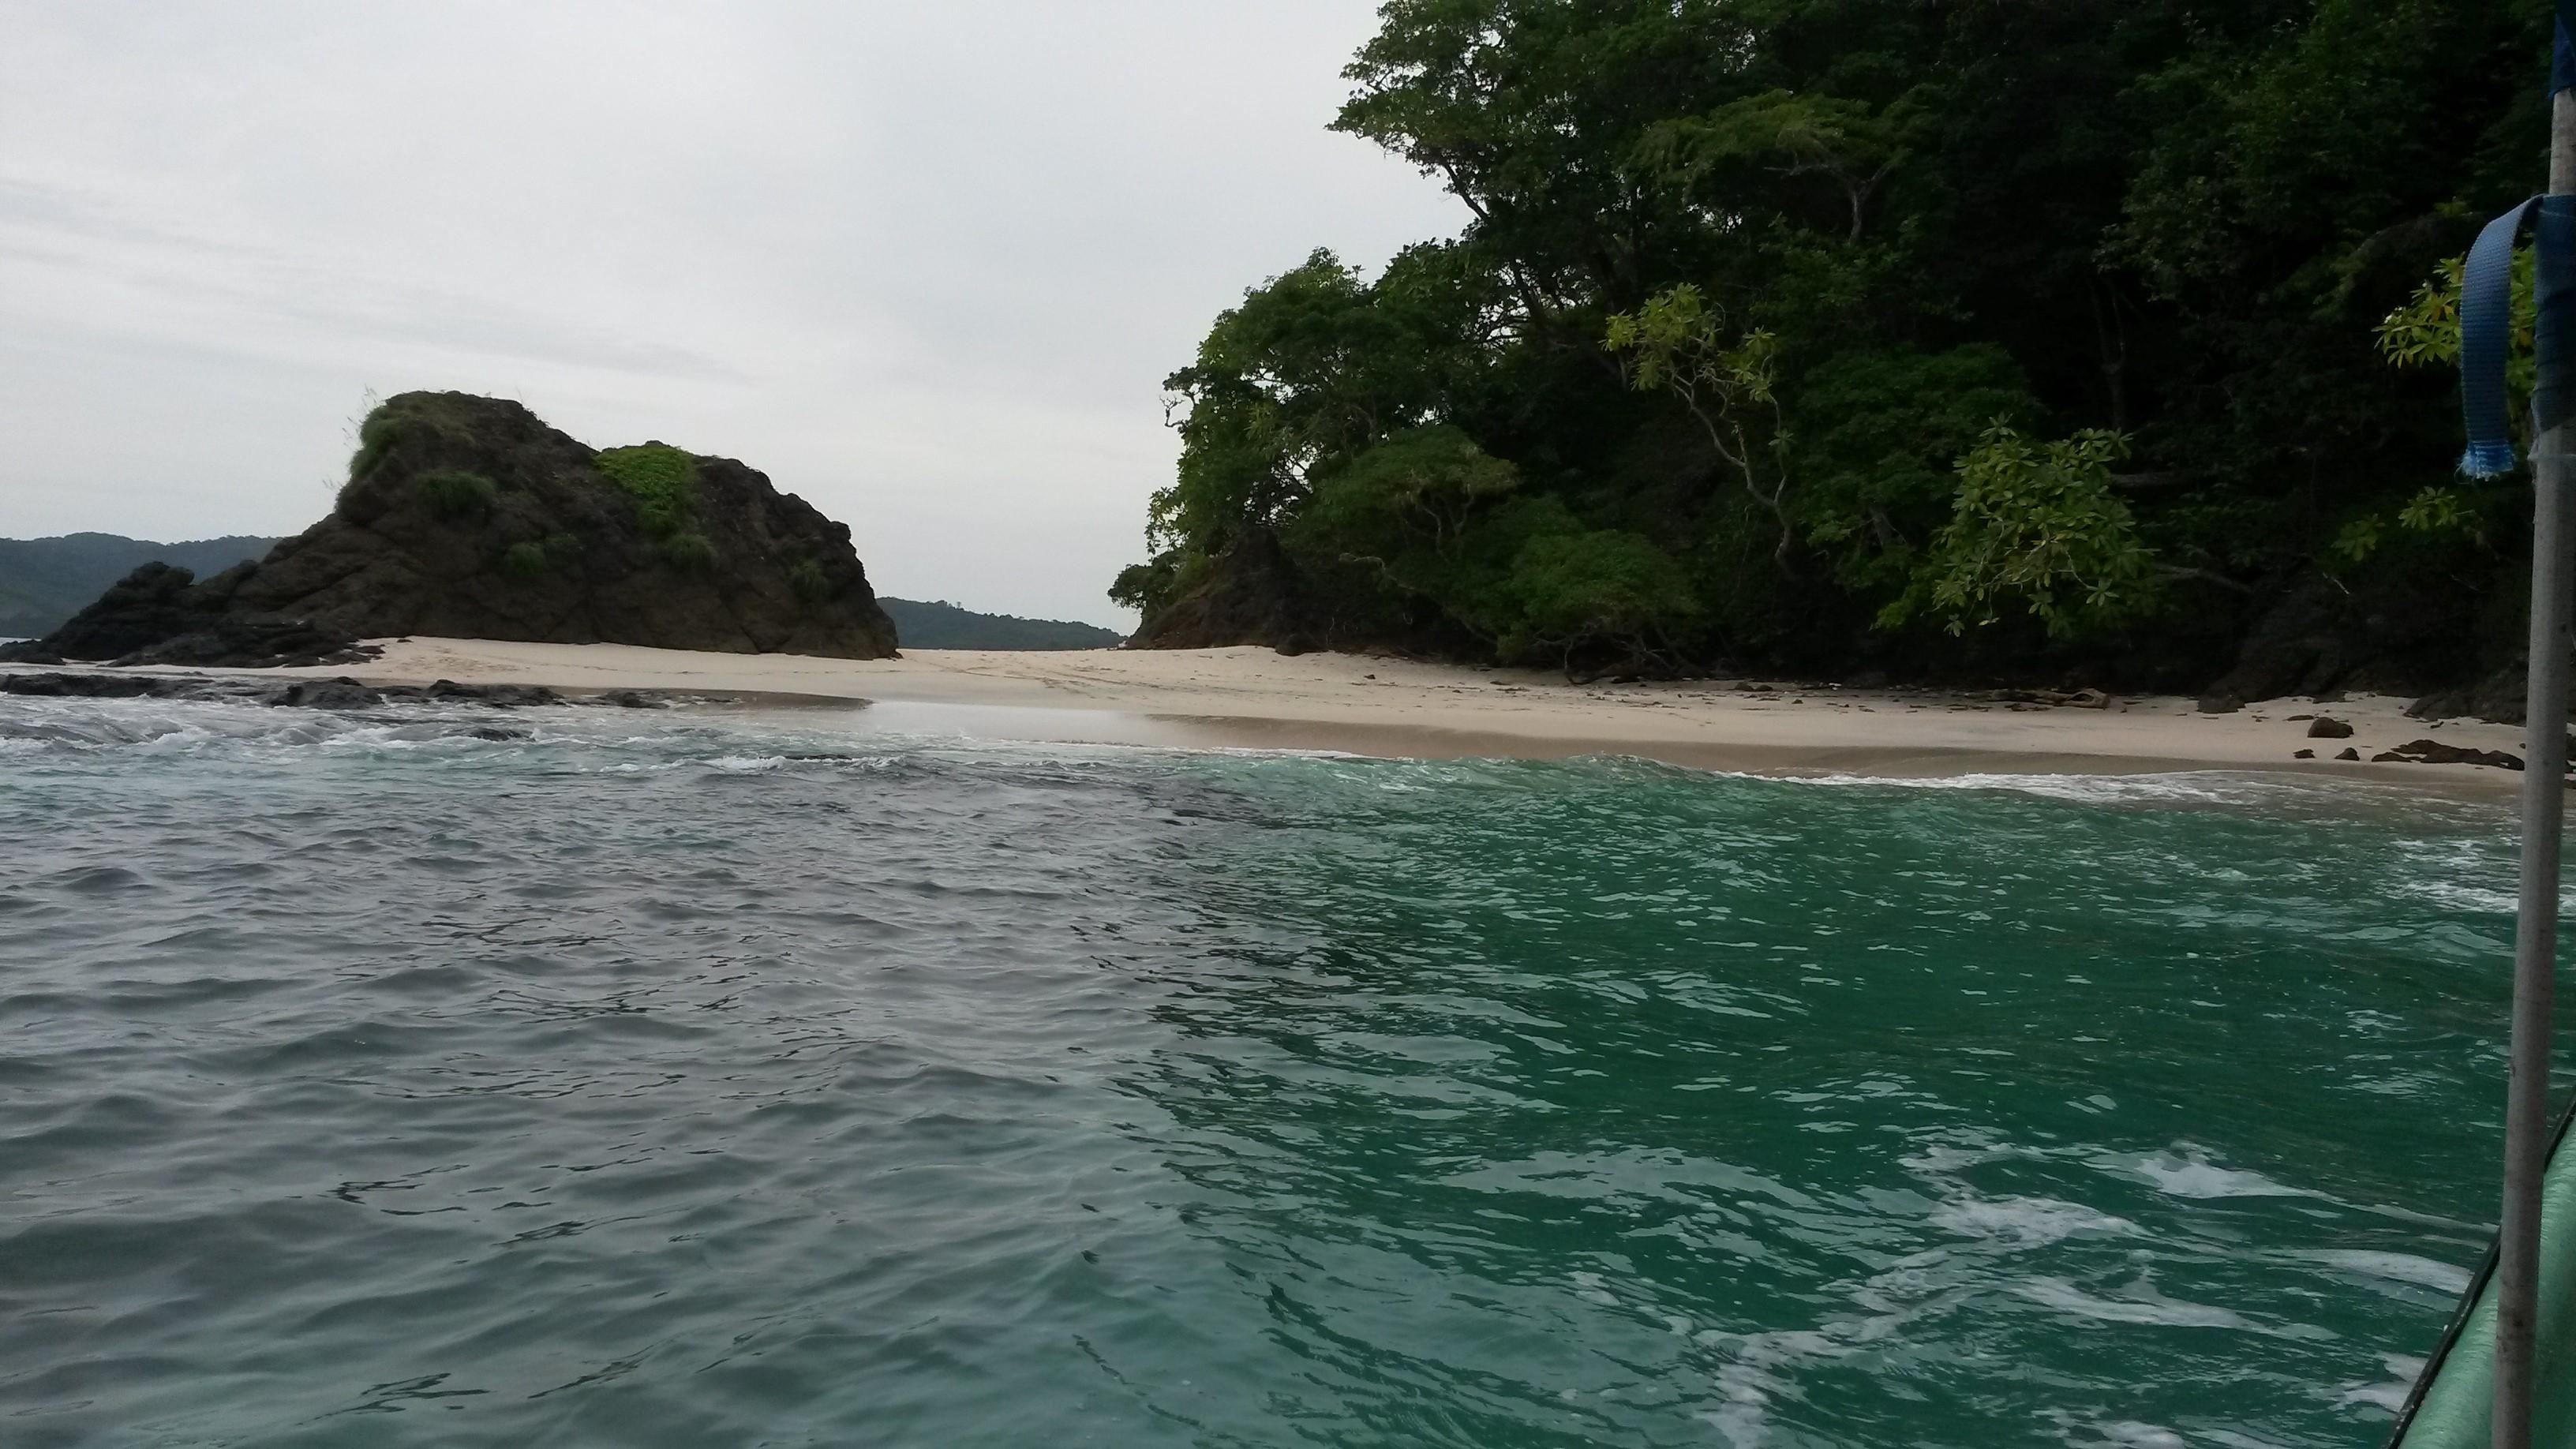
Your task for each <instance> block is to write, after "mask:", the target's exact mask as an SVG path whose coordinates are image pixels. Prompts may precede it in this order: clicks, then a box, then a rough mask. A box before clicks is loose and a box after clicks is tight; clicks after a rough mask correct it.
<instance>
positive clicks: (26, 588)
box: [0, 533, 277, 639]
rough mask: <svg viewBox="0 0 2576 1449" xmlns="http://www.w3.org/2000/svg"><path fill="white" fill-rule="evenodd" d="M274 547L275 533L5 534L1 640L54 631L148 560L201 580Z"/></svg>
mask: <svg viewBox="0 0 2576 1449" xmlns="http://www.w3.org/2000/svg"><path fill="white" fill-rule="evenodd" d="M276 546H277V540H276V539H273V538H247V537H234V538H209V539H200V540H197V541H195V542H190V543H154V542H152V541H150V540H149V539H141V538H125V537H122V536H120V535H117V534H113V533H67V534H63V535H61V536H60V537H56V538H0V638H12V639H32V638H35V637H36V636H37V635H39V634H47V633H51V632H52V631H53V630H54V628H55V627H56V626H57V625H59V624H61V623H62V622H63V621H64V620H65V619H68V618H70V617H71V616H72V615H73V614H75V613H77V612H79V611H80V610H81V609H82V608H83V607H84V606H86V605H87V604H88V603H89V602H90V601H91V600H93V599H95V598H97V597H98V596H99V594H100V593H101V592H102V591H104V590H105V589H106V588H107V586H108V585H110V584H112V583H115V582H116V581H117V580H118V579H121V578H123V577H125V576H126V575H127V574H130V573H132V572H134V571H135V570H136V569H138V568H140V567H142V566H143V565H145V564H148V563H166V564H175V565H177V566H178V567H180V568H183V569H188V570H190V571H192V572H194V573H196V574H198V575H199V576H201V577H202V576H207V575H213V574H219V573H222V572H223V571H224V570H226V569H228V568H231V567H232V566H233V565H235V564H237V563H240V562H242V561H243V560H244V559H254V558H258V557H259V556H260V555H262V554H265V553H267V552H268V551H269V550H270V549H272V548H274V547H276Z"/></svg>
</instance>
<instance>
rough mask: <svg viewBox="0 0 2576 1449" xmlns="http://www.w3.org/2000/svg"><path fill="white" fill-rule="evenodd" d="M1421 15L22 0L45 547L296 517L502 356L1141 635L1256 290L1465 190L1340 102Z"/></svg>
mask: <svg viewBox="0 0 2576 1449" xmlns="http://www.w3.org/2000/svg"><path fill="white" fill-rule="evenodd" d="M1374 9H1375V6H1374V4H1373V3H1372V0H920V3H913V4H901V3H892V0H838V3H819V4H792V3H757V4H755V3H744V0H737V3H731V4H717V3H707V4H675V3H639V0H617V3H600V4H590V3H544V4H532V3H527V0H520V3H513V4H477V3H436V4H412V5H399V6H397V5H352V4H349V3H346V0H331V3H311V4H305V3H259V4H254V3H246V0H245V3H231V4H189V3H179V0H63V3H41V4H39V3H29V0H0V35H5V37H6V43H5V44H0V536H5V537H21V538H23V537H34V536H41V535H47V534H56V533H68V532H75V531H82V530H93V531H98V532H105V533H122V534H128V535H132V536H136V537H144V538H160V539H179V538H201V537H207V536H211V535H220V534H235V533H248V534H289V533H295V532H298V531H300V530H302V529H303V528H304V527H306V526H307V525H309V524H311V523H312V522H314V521H315V520H316V519H318V518H320V517H321V516H322V514H323V513H324V512H325V511H327V510H328V508H329V506H330V501H331V497H332V494H333V493H334V491H335V490H336V489H337V487H338V486H339V484H340V482H341V480H342V478H343V476H344V475H345V471H346V465H347V459H348V455H349V452H350V450H351V447H352V446H353V441H354V436H355V428H356V421H357V419H358V418H359V417H360V416H362V415H363V414H364V412H365V411H366V409H367V408H368V407H369V406H371V405H372V403H373V402H374V401H375V400H376V399H378V398H381V397H384V396H388V395H391V394H393V393H397V392H404V391H409V390H412V389H415V388H456V389H462V390H465V391H469V392H480V393H489V394H493V395H496V396H503V397H513V398H517V399H519V400H521V401H523V402H525V403H527V404H528V405H529V406H530V407H532V408H534V409H535V410H536V412H537V413H538V415H539V416H541V417H543V418H545V419H546V420H547V421H549V422H551V423H553V424H554V425H555V426H557V427H559V428H562V429H563V430H564V431H566V432H569V433H571V434H572V435H573V436H574V437H577V438H580V439H582V440H583V441H585V442H588V443H592V444H594V445H598V446H611V445H615V444H620V443H633V442H642V441H644V440H646V439H648V438H653V439H660V440H662V441H665V442H669V443H675V444H678V445H680V446H683V447H686V448H689V449H691V450H692V451H695V452H699V453H712V454H720V455H724V456H728V457H736V458H740V459H742V460H743V461H745V462H747V463H749V464H751V465H752V466H753V467H755V468H758V469H761V470H762V471H764V472H766V473H767V474H768V475H769V476H770V478H771V479H772V481H774V482H775V483H776V484H777V485H778V486H779V487H780V488H782V489H784V490H786V491H788V492H792V493H797V494H801V495H803V496H804V497H805V498H806V499H807V500H808V501H810V502H812V503H814V504H815V505H816V506H818V507H820V508H821V509H822V510H823V511H824V512H826V513H828V514H830V515H832V516H833V517H835V518H839V519H841V520H843V521H845V522H847V523H848V524H849V525H850V527H851V531H852V534H853V535H854V539H855V541H856V543H857V546H858V550H859V556H860V557H861V558H862V559H863V560H864V561H865V562H866V564H867V566H868V573H869V577H870V579H871V580H872V581H873V582H874V583H875V585H876V587H877V589H878V591H879V592H881V593H886V594H892V595H895V596H898V597H904V598H941V599H950V600H954V601H956V602H958V603H962V604H965V605H967V606H968V607H971V608H978V609H987V610H995V611H999V612H1006V613H1016V614H1029V615H1037V616H1041V617H1050V618H1073V619H1086V620H1091V621H1094V622H1098V623H1104V624H1111V625H1121V624H1126V623H1130V622H1132V620H1131V619H1129V618H1128V617H1127V616H1126V615H1125V614H1124V613H1123V611H1121V610H1120V609H1118V608H1117V607H1116V606H1115V605H1112V604H1111V603H1110V602H1109V601H1108V600H1107V599H1106V598H1105V597H1104V596H1103V594H1102V590H1104V589H1105V588H1106V587H1107V586H1108V583H1109V580H1110V579H1111V577H1112V576H1114V575H1115V574H1116V572H1117V571H1118V569H1119V568H1121V567H1123V566H1124V565H1126V564H1128V563H1132V562H1134V561H1136V560H1137V559H1138V558H1140V557H1142V555H1143V552H1144V549H1143V542H1142V527H1143V521H1144V509H1145V500H1146V498H1147V496H1148V495H1149V494H1151V493H1152V492H1153V490H1154V489H1156V488H1158V487H1160V486H1162V485H1163V484H1164V483H1165V482H1167V481H1168V480H1169V478H1170V475H1171V470H1172V463H1173V459H1174V457H1175V456H1176V453H1177V449H1178V441H1177V439H1176V437H1175V436H1174V434H1173V433H1172V432H1171V431H1170V429H1169V428H1168V426H1167V425H1166V419H1165V413H1164V397H1163V393H1162V387H1161V384H1162V379H1163V378H1164V377H1165V376H1166V375H1168V374H1169V373H1170V372H1171V371H1172V370H1174V369H1175V368H1177V367H1179V366H1181V365H1183V364H1185V363H1186V362H1188V360H1189V359H1190V356H1191V353H1192V351H1193V349H1194V348H1195V347H1196V345H1197V342H1198V340H1199V338H1200V337H1201V336H1202V335H1204V334H1205V332H1206V330H1207V325H1208V323H1209V322H1210V320H1211V319H1213V318H1214V317H1215V315H1216V314H1217V313H1218V312H1219V311H1221V310H1223V309H1224V308H1226V307H1228V306H1230V305H1232V304H1233V303H1234V302H1236V301H1238V300H1240V298H1241V296H1242V294H1243V291H1244V289H1245V288H1246V287H1249V286H1253V285H1256V284H1258V283H1259V282H1261V281H1262V280H1263V279H1265V278H1267V277H1270V276H1274V275H1276V274H1278V273H1279V272H1282V271H1284V270H1286V269H1288V268H1289V267H1292V266H1294V265H1296V264H1297V263H1298V262H1299V261H1301V260H1302V259H1303V258H1304V257H1305V255H1306V254H1307V253H1308V252H1309V251H1311V250H1312V249H1313V248H1315V247H1318V246H1329V247H1331V248H1333V249H1334V250H1335V251H1337V252H1339V253H1341V255H1342V256H1343V257H1344V259H1346V260H1348V261H1351V262H1354V263H1358V264H1361V265H1363V266H1367V267H1370V268H1375V267H1376V266H1378V265H1381V264H1382V263H1383V262H1384V261H1385V260H1386V258H1387V257H1389V256H1391V255H1393V253H1394V252H1395V251H1396V250H1398V249H1399V248H1401V247H1403V246H1405V245H1407V244H1409V243H1411V242H1414V241H1418V240H1423V239H1426V238H1430V237H1434V236H1440V235H1446V234H1449V233H1453V232H1455V231H1456V230H1457V229H1458V228H1459V226H1460V225H1461V224H1462V223H1463V221H1464V220H1465V216H1464V212H1463V210H1462V209H1461V208H1459V207H1458V205H1457V204H1456V203H1455V202H1454V201H1452V200H1451V199H1450V198H1449V197H1448V196H1446V195H1445V194H1444V193H1443V192H1442V191H1441V190H1440V189H1439V187H1438V186H1437V185H1436V184H1435V183H1433V182H1431V181H1429V180H1426V179H1424V178H1423V177H1421V176H1419V175H1417V174H1416V173H1415V172H1414V171H1413V170H1412V169H1411V168H1410V167H1408V166H1406V165H1405V164H1404V163H1402V162H1401V161H1398V160H1396V159H1394V158H1392V157H1389V156H1387V155H1385V154H1384V153H1382V152H1380V151H1378V150H1377V149H1376V148H1375V147H1373V146H1371V145H1369V144H1368V143H1367V142H1365V141H1361V140H1358V139H1355V138H1352V137H1347V136H1341V135H1336V134H1333V133H1331V132H1328V131H1326V130H1325V129H1324V128H1325V126H1326V124H1327V123H1328V122H1329V121H1330V120H1331V119H1332V116H1333V113H1334V111H1335V109H1336V108H1337V107H1338V106H1339V105H1340V103H1341V101H1342V99H1343V98H1344V96H1345V95H1346V94H1347V93H1348V91H1349V89H1350V87H1349V83H1348V82H1346V81H1344V80H1343V79H1342V78H1341V74H1340V72H1341V68H1342V66H1343V65H1344V64H1345V63H1346V62H1347V61H1348V60H1349V58H1350V55H1351V53H1352V52H1353V51H1354V50H1356V49H1357V48H1358V47H1359V45H1360V44H1361V43H1362V42H1363V41H1365V40H1366V39H1367V38H1368V36H1369V35H1370V34H1371V33H1372V31H1373V30H1374Z"/></svg>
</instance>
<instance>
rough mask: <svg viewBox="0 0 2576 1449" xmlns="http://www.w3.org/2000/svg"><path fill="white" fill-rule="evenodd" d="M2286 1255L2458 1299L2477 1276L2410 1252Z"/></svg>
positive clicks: (2320, 1251) (2346, 1250)
mask: <svg viewBox="0 0 2576 1449" xmlns="http://www.w3.org/2000/svg"><path fill="white" fill-rule="evenodd" d="M2285 1256H2288V1257H2292V1258H2298V1259H2303V1260H2305V1261H2308V1262H2311V1263H2321V1264H2323V1265H2325V1266H2326V1267H2329V1268H2340V1269H2343V1270H2345V1271H2346V1272H2352V1273H2361V1274H2366V1275H2368V1276H2370V1277H2373V1278H2385V1279H2387V1280H2389V1281H2390V1282H2393V1283H2412V1284H2414V1285H2415V1286H2417V1287H2419V1288H2431V1289H2434V1290H2436V1291H2438V1292H2442V1293H2447V1294H2450V1295H2451V1296H2453V1297H2457V1296H2459V1295H2460V1294H2463V1293H2466V1292H2468V1291H2469V1282H2470V1280H2471V1279H2472V1278H2474V1277H2476V1276H2477V1275H2476V1274H2474V1273H2471V1272H2470V1271H2469V1270H2468V1269H2466V1268H2463V1267H2460V1266H2459V1265H2458V1264H2455V1263H2440V1262H2435V1261H2434V1260H2433V1259H2431V1258H2420V1257H2417V1256H2416V1255H2415V1254H2413V1253H2388V1252H2376V1251H2372V1250H2369V1249H2363V1248H2319V1249H2315V1250H2312V1251H2308V1252H2300V1253H2290V1254H2287V1255H2285Z"/></svg>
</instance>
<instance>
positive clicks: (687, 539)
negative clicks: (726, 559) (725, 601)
mask: <svg viewBox="0 0 2576 1449" xmlns="http://www.w3.org/2000/svg"><path fill="white" fill-rule="evenodd" d="M658 547H659V549H660V552H661V555H662V561H663V562H664V563H667V564H669V565H670V566H671V567H673V568H675V569H678V570H679V571H680V572H682V573H690V574H699V573H705V572H707V571H708V570H710V569H712V568H714V567H715V566H716V546H715V544H714V543H713V542H712V541H710V540H709V539H708V538H707V536H706V535H705V534H703V533H675V534H672V535H671V536H670V537H668V538H665V539H663V540H662V542H661V543H660V544H659V545H658Z"/></svg>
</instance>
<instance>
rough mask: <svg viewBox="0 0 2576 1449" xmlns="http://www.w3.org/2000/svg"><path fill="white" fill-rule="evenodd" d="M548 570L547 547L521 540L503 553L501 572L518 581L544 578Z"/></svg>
mask: <svg viewBox="0 0 2576 1449" xmlns="http://www.w3.org/2000/svg"><path fill="white" fill-rule="evenodd" d="M546 568H547V560H546V546H545V545H544V544H541V543H531V542H528V541H526V540H524V539H523V540H521V541H520V542H518V543H514V544H512V545H510V546H509V547H508V548H506V549H503V550H502V551H501V572H503V573H505V574H508V575H509V576H510V577H512V578H516V579H533V578H539V577H542V576H543V575H544V574H545V572H546Z"/></svg>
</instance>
